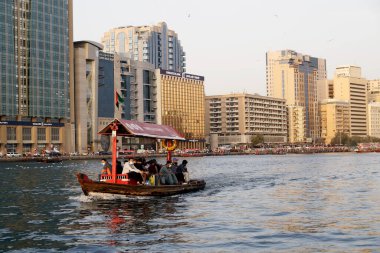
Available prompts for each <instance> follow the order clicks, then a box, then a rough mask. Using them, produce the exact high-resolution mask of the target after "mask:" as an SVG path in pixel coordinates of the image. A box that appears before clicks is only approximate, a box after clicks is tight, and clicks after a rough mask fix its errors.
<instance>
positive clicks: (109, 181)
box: [77, 119, 206, 196]
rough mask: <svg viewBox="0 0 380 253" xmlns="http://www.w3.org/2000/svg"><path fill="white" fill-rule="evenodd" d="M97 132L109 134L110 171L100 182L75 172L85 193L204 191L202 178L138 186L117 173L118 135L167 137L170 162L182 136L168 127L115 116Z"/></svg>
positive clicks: (125, 193)
mask: <svg viewBox="0 0 380 253" xmlns="http://www.w3.org/2000/svg"><path fill="white" fill-rule="evenodd" d="M99 134H102V135H112V174H111V175H100V177H99V181H94V180H91V179H89V178H88V176H87V175H85V174H83V173H78V174H77V178H78V182H79V184H80V185H81V187H82V191H83V193H84V194H85V195H89V194H90V193H110V194H119V195H126V196H128V195H132V196H170V195H175V194H181V193H187V192H194V191H199V190H203V189H204V188H205V186H206V182H205V181H204V180H190V181H189V182H187V183H185V184H178V185H154V186H151V185H142V184H141V185H139V184H137V182H136V181H135V180H133V179H130V178H128V174H116V156H117V147H116V144H117V140H116V137H117V136H130V137H145V138H155V139H161V140H166V147H167V150H168V155H167V160H168V161H171V152H172V150H174V149H175V143H176V141H177V140H185V139H184V138H183V137H182V136H181V135H180V134H179V133H178V132H177V131H176V130H175V129H173V128H172V127H170V126H165V125H156V124H150V123H142V122H137V121H131V120H119V119H114V120H113V121H112V122H111V123H110V124H108V125H107V126H106V127H105V128H104V129H103V130H101V131H100V132H99Z"/></svg>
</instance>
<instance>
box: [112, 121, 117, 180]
mask: <svg viewBox="0 0 380 253" xmlns="http://www.w3.org/2000/svg"><path fill="white" fill-rule="evenodd" d="M117 129H118V127H117V124H116V123H113V124H112V125H111V130H112V180H113V183H116V156H117V153H116V152H117V134H116V131H117Z"/></svg>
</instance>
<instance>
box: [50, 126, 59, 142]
mask: <svg viewBox="0 0 380 253" xmlns="http://www.w3.org/2000/svg"><path fill="white" fill-rule="evenodd" d="M51 140H52V141H59V128H57V127H53V128H52V129H51Z"/></svg>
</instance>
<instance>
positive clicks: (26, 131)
mask: <svg viewBox="0 0 380 253" xmlns="http://www.w3.org/2000/svg"><path fill="white" fill-rule="evenodd" d="M22 139H23V140H24V141H31V140H32V128H30V127H25V128H23V129H22Z"/></svg>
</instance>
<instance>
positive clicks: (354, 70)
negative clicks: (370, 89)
mask: <svg viewBox="0 0 380 253" xmlns="http://www.w3.org/2000/svg"><path fill="white" fill-rule="evenodd" d="M334 99H340V100H347V101H349V103H350V135H351V136H361V137H365V136H366V135H367V80H366V79H365V78H363V77H362V76H361V68H360V67H357V66H341V67H337V68H336V72H335V76H334Z"/></svg>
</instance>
